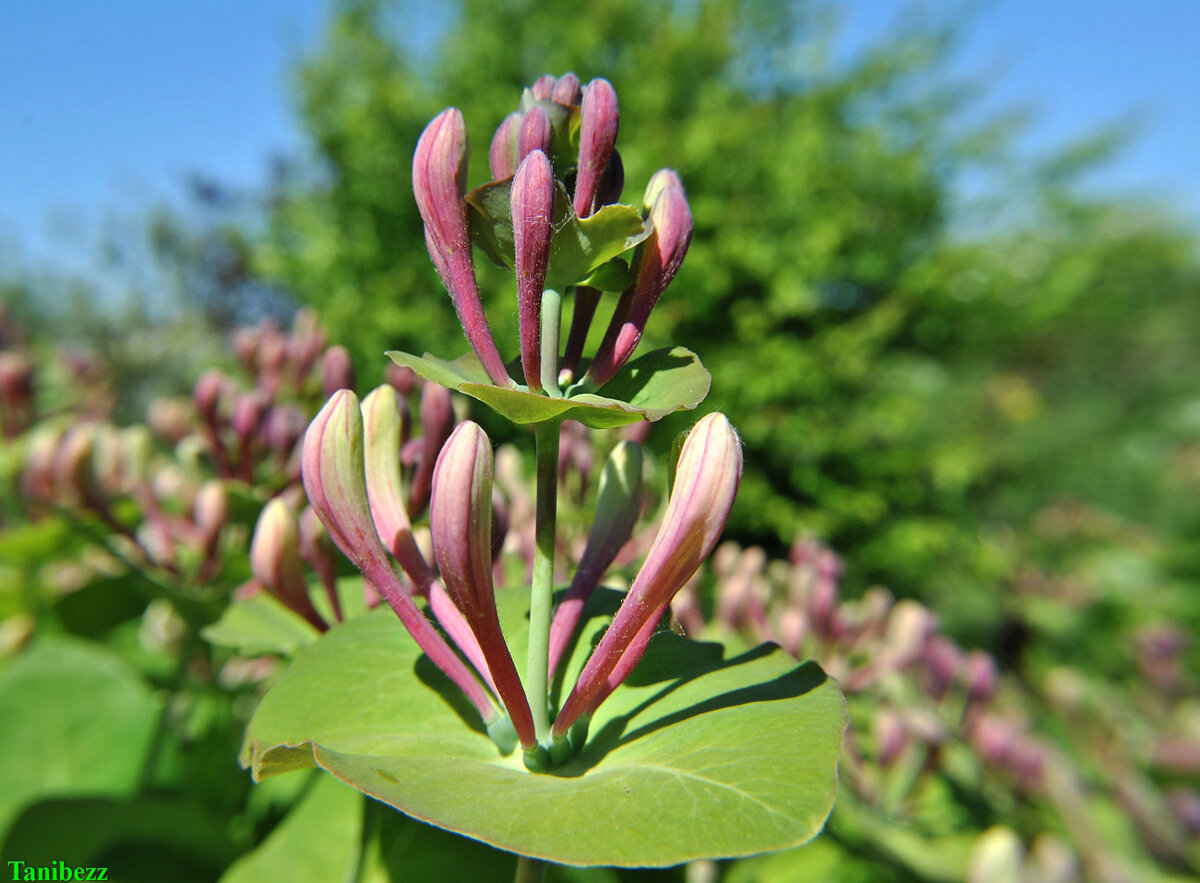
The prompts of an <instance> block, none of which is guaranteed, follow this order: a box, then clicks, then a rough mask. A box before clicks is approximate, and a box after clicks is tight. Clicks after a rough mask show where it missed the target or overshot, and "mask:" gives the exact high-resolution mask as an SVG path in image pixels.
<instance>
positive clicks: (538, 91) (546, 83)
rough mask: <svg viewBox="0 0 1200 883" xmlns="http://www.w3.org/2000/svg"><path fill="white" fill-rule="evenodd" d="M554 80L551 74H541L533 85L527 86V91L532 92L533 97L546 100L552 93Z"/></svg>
mask: <svg viewBox="0 0 1200 883" xmlns="http://www.w3.org/2000/svg"><path fill="white" fill-rule="evenodd" d="M555 84H556V81H555V79H554V75H553V74H542V75H541V76H540V77H538V78H537V79H536V80H534V82H533V85H532V86H530V87H529V91H530V92H532V93H533V97H534V98H537V99H538V100H540V101H546V100H547V99H549V98H550V97H551V96H552V95H553V94H554V86H555Z"/></svg>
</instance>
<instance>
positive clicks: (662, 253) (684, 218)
mask: <svg viewBox="0 0 1200 883" xmlns="http://www.w3.org/2000/svg"><path fill="white" fill-rule="evenodd" d="M648 189H650V190H652V191H655V192H656V195H655V197H654V207H653V208H652V209H651V210H650V220H651V222H652V223H653V224H654V232H653V233H651V234H650V237H649V238H648V239H647V240H646V241H645V243H643V244H642V247H641V251H640V254H639V257H638V259H637V268H636V271H635V274H634V283H633V287H632V288H630V289H629V290H627V291H626V292H625V293H624V294H622V295H621V299H620V300H619V301H618V302H617V307H616V310H615V311H614V313H613V317H612V321H611V322H609V325H608V330H607V331H606V332H605V335H604V340H603V341H602V342H601V344H600V349H599V350H598V351H597V353H596V358H595V361H593V362H592V366H591V367H590V368H589V369H588V375H589V376H590V377H591V380H592V383H593V385H594V386H595V387H596V388H599V387H601V386H603V385H604V384H605V383H607V382H608V381H609V380H611V379H612V377H613V375H614V374H616V373H617V372H618V371H619V370H621V367H622V366H623V365H624V364H625V363H626V362H627V361H629V357H630V356H631V355H633V351H634V350H635V349H636V348H637V345H638V342H639V341H640V340H641V339H642V332H643V331H645V330H646V322H647V321H648V320H649V318H650V311H651V310H652V309H654V305H655V304H656V303H658V298H659V296H660V295H661V294H662V293H663V291H665V290H666V288H667V286H668V285H670V284H671V280H672V279H674V278H675V274H676V273H677V272H679V267H680V265H682V264H683V258H684V255H686V254H687V249H688V245H689V244H690V243H691V241H692V226H693V222H692V212H691V209H690V208H689V207H688V202H687V196H686V194H685V193H684V191H683V185H682V184H681V183H680V182H679V178H678V176H677V175H676V174H675V173H674V172H672V171H670V170H667V169H664V170H662V171H660V172H656V173H655V175H654V177H653V178H651V180H650V186H649V188H648Z"/></svg>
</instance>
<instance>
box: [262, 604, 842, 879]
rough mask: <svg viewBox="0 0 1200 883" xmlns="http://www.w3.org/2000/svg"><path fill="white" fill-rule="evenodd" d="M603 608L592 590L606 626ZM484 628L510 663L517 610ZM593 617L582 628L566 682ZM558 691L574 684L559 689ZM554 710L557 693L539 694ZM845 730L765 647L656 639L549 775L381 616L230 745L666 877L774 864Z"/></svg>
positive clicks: (410, 804) (298, 665)
mask: <svg viewBox="0 0 1200 883" xmlns="http://www.w3.org/2000/svg"><path fill="white" fill-rule="evenodd" d="M615 594H616V593H607V592H606V593H600V595H598V597H599V598H600V599H601V601H602V602H603V603H607V605H608V607H607V609H608V610H610V611H611V609H612V605H613V604H614V600H613V595H615ZM499 600H500V602H501V604H500V607H501V617H502V622H503V624H504V628H505V633H506V635H507V637H508V640H509V643H510V645H511V646H512V647H513V656H514V657H515V658H516V659H517V660H523V659H524V658H525V644H526V642H527V625H526V617H527V603H526V602H525V600H524V598H523V593H510V592H502V593H500V595H499ZM605 621H606V619H605V618H604V617H596V616H595V615H593V616H592V617H591V618H590V619H589V620H588V622H587V624H586V626H585V628H584V629H583V631H582V634H583V635H584V636H586V640H581V641H580V642H579V643H578V646H577V647H576V648H575V651H574V653H573V655H572V664H571V668H573V669H576V670H577V669H578V667H579V665H580V664H581V663H582V660H583V658H584V657H585V656H586V654H587V652H589V649H590V646H591V644H592V642H594V641H595V640H596V639H598V637H599V632H600V631H601V630H602V629H603V627H604V623H605ZM569 682H573V675H572V676H571V677H570V678H569V679H568V683H569ZM555 692H556V693H559V694H560V695H561V692H562V690H561V687H559V688H558V689H556V691H555ZM845 726H846V711H845V703H844V701H843V700H842V697H841V694H840V692H839V691H838V689H837V686H836V685H835V684H834V683H833V682H832V681H831V680H829V679H828V678H827V677H826V676H825V674H824V673H823V672H822V671H821V670H820V669H819V668H818V667H817V666H816V665H815V664H813V663H807V664H805V665H802V666H797V665H796V663H795V661H794V660H793V659H791V658H790V657H788V656H787V655H786V654H784V653H783V652H782V651H781V650H780V649H779V648H778V647H775V646H774V645H763V646H761V647H758V648H756V649H754V650H752V651H750V652H748V653H743V654H741V655H739V656H736V657H733V658H728V659H727V658H724V656H723V650H722V648H721V647H720V646H719V645H714V644H699V643H696V642H691V641H687V640H686V639H683V638H680V637H678V636H676V635H674V634H671V633H669V632H668V633H663V634H660V635H658V636H656V637H655V639H654V640H653V641H652V642H651V645H650V648H649V650H648V651H647V654H646V657H645V659H644V660H643V663H642V665H641V666H639V667H638V669H637V671H636V672H634V675H633V676H632V677H631V678H630V680H629V682H627V683H626V684H625V685H623V686H622V687H621V688H620V689H619V690H617V691H616V693H614V694H613V696H612V697H611V698H610V699H609V700H608V702H606V703H605V704H604V705H603V706H601V708H600V710H599V712H598V713H597V715H596V717H595V718H594V719H593V721H592V727H591V736H590V737H589V739H588V742H587V744H586V745H585V746H584V748H583V750H582V752H581V753H580V754H579V756H577V757H575V758H574V759H572V760H570V761H568V762H567V763H565V764H564V765H562V766H561V767H559V768H557V769H556V770H554V771H553V772H552V773H548V774H535V773H530V772H527V771H526V770H525V769H524V767H523V766H522V763H521V759H520V758H519V757H517V756H513V755H510V756H503V755H501V754H500V753H499V751H498V750H497V748H496V747H495V745H494V744H493V743H492V742H491V740H489V739H488V737H487V736H486V735H485V733H484V731H483V727H482V725H481V722H480V721H479V719H478V717H477V716H476V715H475V714H474V712H473V709H471V707H470V706H469V705H468V704H467V703H466V702H465V701H464V700H463V699H462V698H461V696H460V695H457V694H456V691H455V690H454V688H453V687H452V686H451V685H450V684H449V683H448V681H447V680H446V679H444V678H443V677H442V676H441V675H440V673H439V672H437V671H436V670H435V669H434V668H433V666H432V665H431V664H430V663H429V662H428V660H427V659H426V658H425V657H423V656H422V655H421V654H420V652H419V651H418V649H417V648H416V646H415V645H414V644H413V642H412V641H411V640H410V639H409V638H408V636H407V635H406V634H405V633H404V631H403V629H401V628H400V627H399V625H398V624H397V623H396V621H395V617H394V615H392V614H391V613H390V612H387V611H381V612H379V613H376V614H373V615H369V616H365V617H361V618H359V619H357V620H354V621H352V622H349V623H346V624H345V625H343V626H340V627H338V628H336V629H334V630H332V631H330V632H329V633H328V634H326V635H325V636H323V637H322V638H321V640H320V641H318V642H317V643H316V644H314V645H312V646H310V647H307V648H305V649H304V650H302V651H301V652H300V653H298V654H297V656H296V658H295V660H294V661H293V663H292V666H291V668H290V669H289V670H288V671H287V672H286V673H285V674H284V675H283V676H282V677H281V678H280V679H279V681H278V682H277V683H276V684H275V685H274V686H273V687H272V689H271V690H270V691H269V692H268V693H267V695H266V696H265V697H264V699H263V701H262V703H261V705H260V706H259V708H258V710H257V711H256V713H255V715H254V718H253V720H252V721H251V723H250V726H249V728H248V730H247V737H246V743H245V746H244V748H243V762H244V763H246V764H247V765H248V766H249V767H250V768H251V770H252V772H253V774H254V776H255V777H257V778H263V777H266V776H271V775H276V774H278V773H282V772H287V771H289V770H295V769H303V768H307V767H311V766H314V765H315V766H319V767H321V768H323V769H325V770H328V771H329V772H331V773H332V774H333V775H334V776H336V777H337V778H339V779H342V780H343V781H345V782H348V783H350V784H352V785H353V786H354V787H356V788H358V789H359V790H361V791H364V792H366V793H367V794H370V795H372V796H373V797H376V798H378V799H379V800H382V801H383V802H385V803H388V804H390V805H392V806H394V807H396V808H397V809H400V810H401V811H403V812H405V813H407V814H409V815H411V816H413V817H415V818H418V819H422V820H425V821H428V822H431V823H432V824H434V825H437V826H440V827H444V828H447V829H449V830H452V831H456V832H459V833H462V834H465V835H467V836H470V837H474V838H477V839H479V840H483V841H485V842H487V843H490V844H492V845H494V846H498V847H500V848H501V849H506V850H511V851H513V852H518V853H522V854H526V855H533V856H537V857H540V858H546V859H550V860H553V861H557V862H562V863H565V864H577V865H596V864H602V865H625V866H629V865H643V866H666V865H673V864H678V863H680V862H684V861H688V860H691V859H695V858H701V857H732V856H740V855H748V854H752V853H758V852H765V851H770V850H776V849H784V848H787V847H791V846H796V845H799V844H801V843H803V842H805V841H807V840H808V839H810V838H811V837H813V836H814V835H816V834H817V833H818V832H819V831H820V830H821V827H822V825H823V824H824V822H825V819H826V817H827V816H828V814H829V811H830V809H831V808H832V806H833V799H834V794H835V791H836V787H837V761H838V756H839V754H840V751H841V745H842V737H843V733H844V730H845Z"/></svg>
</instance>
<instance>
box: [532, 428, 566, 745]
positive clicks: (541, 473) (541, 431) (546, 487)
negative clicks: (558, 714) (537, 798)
mask: <svg viewBox="0 0 1200 883" xmlns="http://www.w3.org/2000/svg"><path fill="white" fill-rule="evenodd" d="M559 427H560V422H559V421H557V420H548V421H546V422H545V423H537V424H535V425H534V440H535V442H536V444H537V521H536V523H535V528H534V531H535V534H534V538H535V541H536V542H535V545H536V547H537V549H536V552H535V554H534V559H533V586H532V589H531V592H530V598H529V665H528V666H527V667H526V670H525V685H526V686H525V689H526V692H527V695H528V696H529V708H530V710H531V711H532V712H533V725H534V728H535V729H536V731H537V737H538V741H539V742H541V743H542V744H543V745H544V744H546V742H547V740H548V739H549V738H550V718H549V713H548V709H547V707H546V693H547V690H548V689H549V683H550V673H549V665H550V663H549V659H550V608H551V605H552V603H553V596H554V540H555V520H556V517H557V510H558V431H559Z"/></svg>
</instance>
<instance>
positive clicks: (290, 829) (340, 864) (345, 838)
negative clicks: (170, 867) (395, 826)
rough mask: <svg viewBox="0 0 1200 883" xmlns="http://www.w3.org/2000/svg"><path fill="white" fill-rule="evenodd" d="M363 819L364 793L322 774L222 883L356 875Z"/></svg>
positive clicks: (302, 882) (288, 882) (301, 882)
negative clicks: (267, 835) (268, 834)
mask: <svg viewBox="0 0 1200 883" xmlns="http://www.w3.org/2000/svg"><path fill="white" fill-rule="evenodd" d="M362 819H363V799H362V795H361V794H358V793H357V792H355V791H352V790H351V789H349V788H347V787H345V786H344V785H342V784H341V783H340V782H336V781H334V780H333V779H330V778H328V777H326V776H321V777H320V778H319V779H317V781H315V782H314V783H313V787H312V788H311V789H310V790H309V791H308V793H307V794H305V795H304V797H303V799H302V800H301V801H300V802H299V803H298V804H297V805H296V806H295V807H294V808H293V809H292V811H291V812H290V813H288V816H287V818H285V819H284V820H283V821H282V822H280V823H279V825H278V826H277V827H276V828H275V830H274V831H272V832H271V835H270V836H269V837H267V839H266V840H264V841H263V842H262V844H261V845H259V846H258V848H257V849H255V850H253V851H252V852H249V853H247V854H246V855H244V856H242V857H241V858H240V859H238V860H237V861H236V862H234V863H233V865H231V866H230V868H229V870H228V871H226V872H225V874H224V876H222V877H221V883H273V881H276V880H278V881H280V883H306V881H311V883H324V881H326V880H351V879H355V878H354V872H355V870H356V869H357V868H358V864H359V858H360V852H361V849H362Z"/></svg>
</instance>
